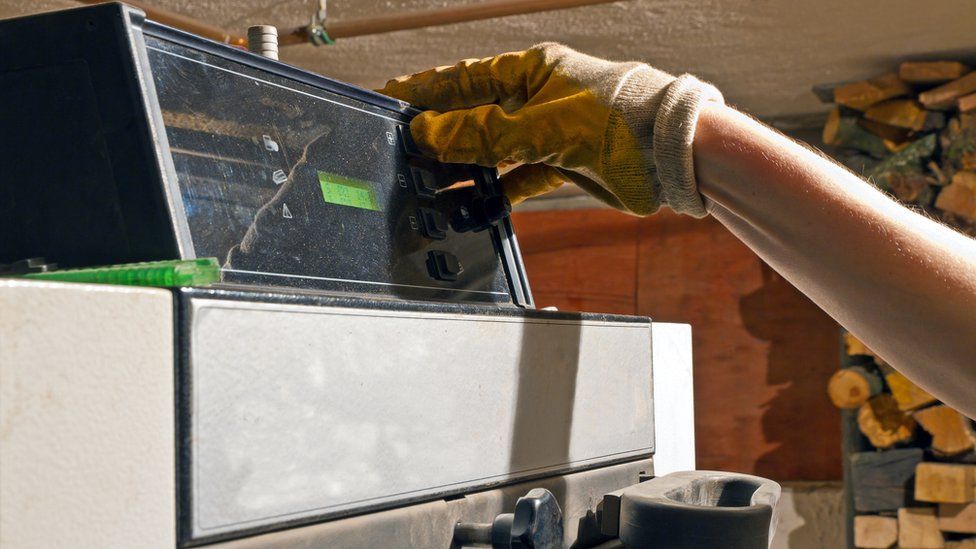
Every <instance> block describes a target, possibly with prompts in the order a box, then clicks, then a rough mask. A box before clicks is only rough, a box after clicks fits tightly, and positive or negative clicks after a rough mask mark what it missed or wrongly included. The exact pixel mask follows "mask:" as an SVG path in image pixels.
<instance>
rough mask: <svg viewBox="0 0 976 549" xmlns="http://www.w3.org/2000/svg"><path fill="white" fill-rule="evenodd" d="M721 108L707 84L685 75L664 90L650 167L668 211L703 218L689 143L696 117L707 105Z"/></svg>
mask: <svg viewBox="0 0 976 549" xmlns="http://www.w3.org/2000/svg"><path fill="white" fill-rule="evenodd" d="M710 101H712V102H715V103H719V104H724V99H723V98H722V94H721V92H719V91H718V89H716V88H715V87H714V86H712V85H711V84H707V83H705V82H702V81H701V80H698V79H697V78H695V77H694V76H692V75H690V74H685V75H683V76H681V77H679V78H678V79H677V80H675V81H674V82H672V83H671V85H670V86H668V88H667V90H666V91H665V92H664V94H663V97H662V99H661V105H660V107H659V109H658V111H657V116H656V118H655V121H654V133H653V135H654V137H653V139H654V148H653V151H654V165H655V166H656V167H657V176H658V179H659V181H660V183H661V194H662V195H663V196H662V197H661V201H662V202H664V203H667V204H668V206H670V207H671V209H672V210H674V211H675V212H678V213H684V214H688V215H691V216H693V217H699V218H701V217H705V216H706V215H708V212H707V211H705V204H704V203H703V201H702V196H701V194H700V193H699V192H698V183H697V182H696V181H695V162H694V155H693V152H692V143H693V142H694V140H695V129H696V126H697V125H698V115H699V113H700V112H701V110H702V108H703V107H704V106H705V105H706V104H708V102H710Z"/></svg>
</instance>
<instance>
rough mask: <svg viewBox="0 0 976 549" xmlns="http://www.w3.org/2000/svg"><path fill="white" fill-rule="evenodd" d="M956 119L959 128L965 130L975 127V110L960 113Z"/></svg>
mask: <svg viewBox="0 0 976 549" xmlns="http://www.w3.org/2000/svg"><path fill="white" fill-rule="evenodd" d="M957 120H959V129H960V130H965V129H967V128H976V112H964V113H960V114H959V117H958V118H957Z"/></svg>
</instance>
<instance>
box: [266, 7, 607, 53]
mask: <svg viewBox="0 0 976 549" xmlns="http://www.w3.org/2000/svg"><path fill="white" fill-rule="evenodd" d="M617 1H619V0H485V1H484V2H474V3H471V4H463V5H460V6H447V7H443V8H434V9H429V10H419V11H409V12H406V13H391V14H389V15H380V16H377V17H363V18H361V19H351V20H348V21H334V22H328V21H325V22H324V23H325V24H324V25H323V26H324V27H325V30H326V32H327V39H328V40H327V41H326V43H328V42H331V41H332V40H337V39H339V38H352V37H354V36H367V35H370V34H383V33H387V32H394V31H400V30H408V29H420V28H424V27H437V26H441V25H451V24H454V23H466V22H469V21H480V20H482V19H493V18H495V17H506V16H509V15H525V14H528V13H538V12H542V11H552V10H561V9H566V8H576V7H581V6H590V5H595V4H609V3H612V2H617ZM311 28H312V27H311V26H309V27H299V28H296V29H293V30H291V31H290V32H286V33H283V35H282V36H281V37H280V39H279V44H280V45H281V46H294V45H298V44H308V43H309V42H310V41H311V42H313V43H321V42H320V41H316V40H314V38H313V37H312V36H311V35H310V30H311Z"/></svg>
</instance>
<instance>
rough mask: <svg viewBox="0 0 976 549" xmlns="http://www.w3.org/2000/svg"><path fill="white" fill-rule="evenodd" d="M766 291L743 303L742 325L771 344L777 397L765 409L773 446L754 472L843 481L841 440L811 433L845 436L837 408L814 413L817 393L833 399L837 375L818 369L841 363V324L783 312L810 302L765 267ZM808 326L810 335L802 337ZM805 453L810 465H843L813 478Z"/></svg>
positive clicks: (812, 313)
mask: <svg viewBox="0 0 976 549" xmlns="http://www.w3.org/2000/svg"><path fill="white" fill-rule="evenodd" d="M760 265H761V270H762V286H760V287H759V288H758V289H756V290H755V291H753V292H751V293H749V294H746V295H744V296H743V297H742V298H741V299H740V300H739V312H740V314H741V316H742V323H743V325H744V326H745V328H746V330H747V331H748V332H749V334H750V335H752V336H754V337H757V338H759V339H761V340H763V341H766V342H767V343H768V348H769V351H768V363H767V369H766V380H765V382H766V384H767V385H768V386H770V387H776V388H777V392H776V395H775V396H774V397H773V398H772V399H770V400H769V401H767V402H764V403H763V404H762V408H763V414H762V430H763V436H764V438H765V441H766V443H767V445H769V446H772V449H771V450H768V451H766V452H765V453H763V454H762V455H760V456H759V457H758V458H757V459H756V463H755V468H754V470H753V473H754V474H756V475H759V476H770V477H780V478H786V479H797V478H803V479H804V480H833V479H837V478H840V476H841V473H840V467H841V462H840V455H841V453H840V446H839V437H831V438H828V439H818V438H815V437H811V436H810V434H811V433H823V432H831V431H839V429H840V416H839V414H838V413H837V412H836V410H834V409H833V407H827V406H820V407H818V408H817V410H813V409H809V408H810V403H811V396H810V395H811V394H814V395H822V398H823V399H825V400H826V399H827V396H826V389H825V388H826V386H827V380H828V378H829V375H830V373H831V372H825V371H824V370H823V368H818V367H816V366H817V365H822V364H825V363H826V364H829V363H831V362H836V361H837V357H838V356H839V353H838V351H837V347H838V345H840V340H839V337H838V336H837V334H838V330H837V328H836V324H835V323H834V322H833V321H832V320H831V319H830V318H829V317H827V316H826V315H824V314H823V313H821V312H820V311H819V310H818V309H817V308H816V306H812V304H811V306H808V307H783V304H784V303H798V302H801V301H809V300H808V299H807V298H806V297H805V296H803V295H802V294H800V292H799V291H798V290H797V289H796V288H794V287H793V285H791V284H790V283H789V282H787V280H786V279H785V278H783V277H782V276H780V275H779V274H778V273H776V272H775V271H774V270H773V269H772V268H771V267H769V266H768V265H766V264H765V263H760ZM798 326H802V327H804V329H805V333H803V334H797V327H798ZM798 448H804V449H805V451H804V452H803V453H805V454H806V455H809V456H810V461H818V462H820V463H831V462H835V463H836V464H837V466H836V471H823V473H824V477H823V478H809V477H808V475H805V474H804V473H808V468H805V467H803V464H802V463H800V462H798V460H797V459H796V458H797V457H798V456H799V455H802V454H798V452H797V449H798Z"/></svg>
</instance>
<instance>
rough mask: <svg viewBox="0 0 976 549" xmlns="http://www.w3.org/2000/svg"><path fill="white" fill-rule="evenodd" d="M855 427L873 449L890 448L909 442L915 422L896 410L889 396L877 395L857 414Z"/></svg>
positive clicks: (894, 403) (896, 404)
mask: <svg viewBox="0 0 976 549" xmlns="http://www.w3.org/2000/svg"><path fill="white" fill-rule="evenodd" d="M857 426H858V428H859V429H860V430H861V433H863V434H864V436H866V437H867V438H868V441H870V442H871V444H872V445H873V446H874V447H875V448H882V449H883V448H891V447H892V446H894V445H896V444H902V443H906V442H909V441H911V440H912V439H913V438H914V436H915V420H914V419H912V416H911V415H909V414H906V413H905V412H903V411H902V410H900V409H899V408H898V403H897V402H896V401H895V399H894V398H892V397H891V395H888V394H882V395H878V396H876V397H874V398H872V399H870V400H868V401H867V402H865V403H864V404H862V405H861V408H860V409H859V410H858V412H857Z"/></svg>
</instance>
